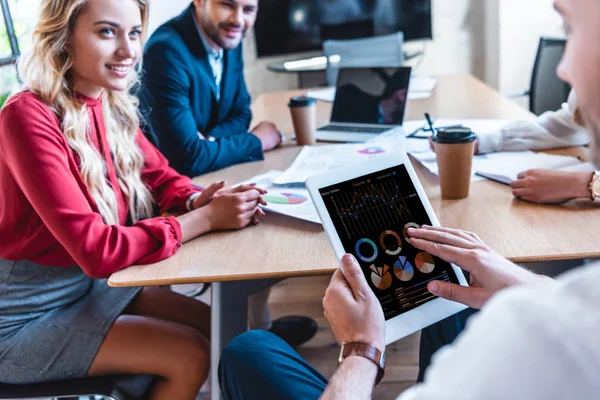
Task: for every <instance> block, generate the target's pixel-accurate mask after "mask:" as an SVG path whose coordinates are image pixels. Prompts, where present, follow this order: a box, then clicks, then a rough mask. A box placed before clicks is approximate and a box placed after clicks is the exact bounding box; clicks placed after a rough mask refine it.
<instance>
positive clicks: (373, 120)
mask: <svg viewBox="0 0 600 400" xmlns="http://www.w3.org/2000/svg"><path fill="white" fill-rule="evenodd" d="M410 73H411V68H410V67H397V68H341V69H340V73H339V75H338V82H337V90H336V93H335V101H334V103H333V112H332V114H331V122H346V123H359V124H378V125H402V122H403V121H404V112H405V110H406V102H407V99H408V85H409V84H410Z"/></svg>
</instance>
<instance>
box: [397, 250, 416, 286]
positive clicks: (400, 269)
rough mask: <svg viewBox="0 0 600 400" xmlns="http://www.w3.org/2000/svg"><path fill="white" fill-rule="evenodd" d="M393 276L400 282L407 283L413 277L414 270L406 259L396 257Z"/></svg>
mask: <svg viewBox="0 0 600 400" xmlns="http://www.w3.org/2000/svg"><path fill="white" fill-rule="evenodd" d="M394 275H396V278H398V279H400V280H401V281H402V282H408V281H410V280H411V279H412V278H413V276H415V270H414V269H413V266H412V264H411V263H409V262H408V261H407V260H406V257H404V256H400V257H398V261H396V262H395V263H394Z"/></svg>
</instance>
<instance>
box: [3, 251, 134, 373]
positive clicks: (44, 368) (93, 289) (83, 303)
mask: <svg viewBox="0 0 600 400" xmlns="http://www.w3.org/2000/svg"><path fill="white" fill-rule="evenodd" d="M140 290H141V289H139V288H119V289H115V288H110V287H109V286H108V285H107V284H106V280H98V279H92V278H90V277H88V276H87V275H85V274H84V273H83V271H82V270H81V269H80V268H79V267H76V266H74V267H67V268H62V267H48V266H44V265H40V264H36V263H33V262H30V261H7V260H3V259H0V382H2V383H15V384H25V383H33V382H44V381H53V380H61V379H70V378H79V377H83V376H85V375H86V374H87V371H88V369H89V367H90V365H91V364H92V361H93V360H94V358H95V356H96V354H97V353H98V350H99V349H100V346H101V345H102V342H103V341H104V338H105V336H106V334H107V332H108V331H109V329H110V327H111V325H112V324H113V323H114V322H115V320H116V319H117V317H119V315H120V314H121V313H122V312H123V310H124V309H125V308H126V307H127V306H128V305H129V303H131V301H132V300H133V298H134V297H135V296H136V295H137V294H138V293H139V291H140Z"/></svg>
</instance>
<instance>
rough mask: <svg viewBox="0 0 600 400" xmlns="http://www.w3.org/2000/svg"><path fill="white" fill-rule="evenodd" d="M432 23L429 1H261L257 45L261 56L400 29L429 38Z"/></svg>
mask: <svg viewBox="0 0 600 400" xmlns="http://www.w3.org/2000/svg"><path fill="white" fill-rule="evenodd" d="M431 25H432V24H431V0H260V1H259V11H258V18H257V20H256V25H255V36H256V47H257V52H258V56H259V57H265V56H274V55H280V54H289V53H298V52H305V51H313V50H320V49H321V48H322V42H323V41H324V40H326V39H353V38H361V37H368V36H378V35H386V34H390V33H395V32H398V31H402V32H404V40H405V41H410V40H422V39H431V38H432V26H431Z"/></svg>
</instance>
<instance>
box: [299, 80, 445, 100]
mask: <svg viewBox="0 0 600 400" xmlns="http://www.w3.org/2000/svg"><path fill="white" fill-rule="evenodd" d="M436 85H437V79H436V78H431V77H427V76H425V77H412V78H410V86H409V89H408V99H409V100H418V99H425V98H428V97H431V92H433V89H435V86H436ZM305 95H306V96H308V97H312V98H313V99H315V100H321V101H325V102H327V103H333V101H334V100H335V87H327V88H324V89H317V90H309V91H307V92H306V93H305Z"/></svg>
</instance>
